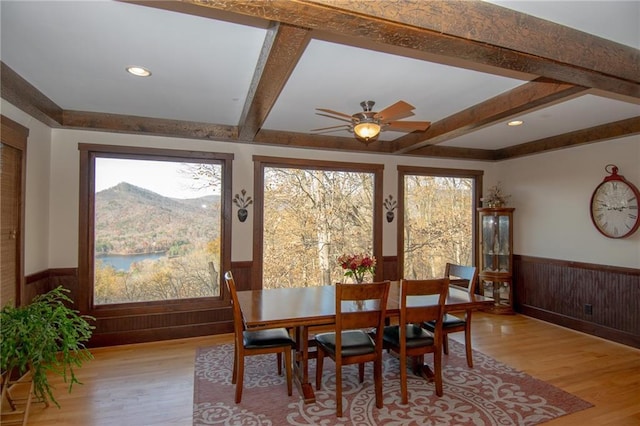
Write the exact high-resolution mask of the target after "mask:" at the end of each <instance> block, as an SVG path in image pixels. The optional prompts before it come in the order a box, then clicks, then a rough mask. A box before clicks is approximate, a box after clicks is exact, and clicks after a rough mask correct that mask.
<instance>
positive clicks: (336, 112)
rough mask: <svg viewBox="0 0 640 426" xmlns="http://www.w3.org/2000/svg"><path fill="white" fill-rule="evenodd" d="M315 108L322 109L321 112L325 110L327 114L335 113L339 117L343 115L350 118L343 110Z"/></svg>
mask: <svg viewBox="0 0 640 426" xmlns="http://www.w3.org/2000/svg"><path fill="white" fill-rule="evenodd" d="M316 110H318V111H322V112H326V113H329V114H333V115H337V116H339V117H345V118H348V119H349V120H351V116H350V115H349V114H345V113H343V112H338V111H333V110H330V109H326V108H316Z"/></svg>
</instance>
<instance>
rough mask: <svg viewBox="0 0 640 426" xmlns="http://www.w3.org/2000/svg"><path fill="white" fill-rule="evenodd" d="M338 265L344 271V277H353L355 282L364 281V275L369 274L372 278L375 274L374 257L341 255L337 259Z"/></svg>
mask: <svg viewBox="0 0 640 426" xmlns="http://www.w3.org/2000/svg"><path fill="white" fill-rule="evenodd" d="M338 263H339V264H340V266H341V267H342V269H344V270H345V273H344V276H345V277H353V278H354V279H355V280H356V282H358V283H361V282H363V281H364V275H365V274H366V273H370V274H371V275H372V276H373V275H374V274H375V272H376V258H375V256H368V255H366V254H363V253H361V254H343V255H342V256H340V257H338Z"/></svg>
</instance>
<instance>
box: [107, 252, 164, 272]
mask: <svg viewBox="0 0 640 426" xmlns="http://www.w3.org/2000/svg"><path fill="white" fill-rule="evenodd" d="M165 256H166V254H165V253H146V254H130V255H107V256H96V260H101V261H102V263H104V264H105V265H111V266H113V267H114V269H115V270H116V271H128V270H129V269H130V268H131V264H132V263H134V262H140V261H143V260H146V259H149V260H157V259H160V258H161V257H165Z"/></svg>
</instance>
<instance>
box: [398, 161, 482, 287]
mask: <svg viewBox="0 0 640 426" xmlns="http://www.w3.org/2000/svg"><path fill="white" fill-rule="evenodd" d="M399 172H400V173H399V175H400V176H399V194H400V199H401V207H402V213H401V214H400V217H399V218H398V219H399V221H398V226H399V231H398V232H401V233H402V234H401V236H400V237H401V238H400V239H399V241H401V244H399V248H398V253H399V254H401V260H400V264H401V272H402V276H403V277H404V278H407V279H423V278H429V277H437V276H442V274H443V272H444V268H445V264H446V263H447V262H451V263H457V264H461V265H473V264H474V263H475V248H474V247H475V244H474V241H475V235H476V230H475V228H476V226H475V216H476V214H475V207H476V206H477V205H479V188H480V187H481V186H482V172H481V171H474V170H447V169H429V168H410V167H399Z"/></svg>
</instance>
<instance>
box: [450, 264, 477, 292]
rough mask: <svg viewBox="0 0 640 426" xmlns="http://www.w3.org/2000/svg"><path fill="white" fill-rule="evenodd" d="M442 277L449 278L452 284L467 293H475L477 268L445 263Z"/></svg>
mask: <svg viewBox="0 0 640 426" xmlns="http://www.w3.org/2000/svg"><path fill="white" fill-rule="evenodd" d="M444 276H445V277H447V278H449V279H450V281H451V283H452V284H454V285H456V286H458V287H464V288H466V289H467V291H468V292H469V293H471V294H474V293H475V292H476V287H477V285H478V268H476V267H475V266H464V265H456V264H455V263H447V264H446V266H445V269H444Z"/></svg>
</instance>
